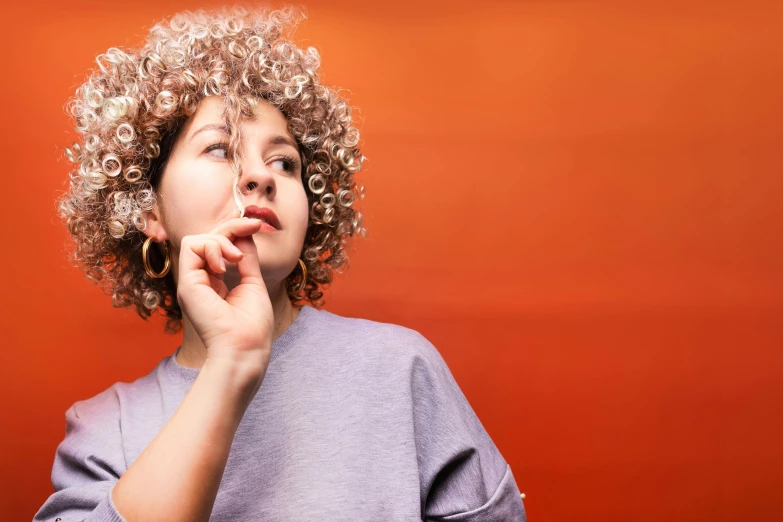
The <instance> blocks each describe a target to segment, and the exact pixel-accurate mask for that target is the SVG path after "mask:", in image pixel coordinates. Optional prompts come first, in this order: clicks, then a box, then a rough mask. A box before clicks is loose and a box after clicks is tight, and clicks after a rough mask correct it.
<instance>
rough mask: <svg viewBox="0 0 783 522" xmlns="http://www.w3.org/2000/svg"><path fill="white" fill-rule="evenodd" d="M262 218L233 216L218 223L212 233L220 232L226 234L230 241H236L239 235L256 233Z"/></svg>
mask: <svg viewBox="0 0 783 522" xmlns="http://www.w3.org/2000/svg"><path fill="white" fill-rule="evenodd" d="M261 223H263V221H262V220H260V219H256V218H247V217H241V218H232V219H229V220H227V221H224V222H222V223H220V224H218V225H217V226H216V227H215V228H213V229H212V230H211V231H210V234H219V235H221V236H225V237H227V238H228V239H229V241H232V242H233V241H234V240H235V239H236V238H238V237H245V236H249V235H252V234H255V233H256V232H258V231H259V229H260V228H261Z"/></svg>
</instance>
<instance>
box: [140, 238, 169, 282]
mask: <svg viewBox="0 0 783 522" xmlns="http://www.w3.org/2000/svg"><path fill="white" fill-rule="evenodd" d="M152 240H153V237H152V236H150V237H148V238H147V239H146V240H145V241H144V244H143V245H142V246H141V260H142V261H143V262H144V271H145V272H147V275H148V276H150V277H151V278H153V279H160V278H161V277H165V276H166V274H168V273H169V269H170V268H171V256H170V255H169V245H168V244H167V243H166V242H165V241H163V242H162V244H163V245H164V246H165V249H166V260H165V261H164V263H163V270H161V271H160V272H159V273H155V270H153V269H152V265H150V261H149V258H148V256H149V254H148V252H149V248H150V243H152Z"/></svg>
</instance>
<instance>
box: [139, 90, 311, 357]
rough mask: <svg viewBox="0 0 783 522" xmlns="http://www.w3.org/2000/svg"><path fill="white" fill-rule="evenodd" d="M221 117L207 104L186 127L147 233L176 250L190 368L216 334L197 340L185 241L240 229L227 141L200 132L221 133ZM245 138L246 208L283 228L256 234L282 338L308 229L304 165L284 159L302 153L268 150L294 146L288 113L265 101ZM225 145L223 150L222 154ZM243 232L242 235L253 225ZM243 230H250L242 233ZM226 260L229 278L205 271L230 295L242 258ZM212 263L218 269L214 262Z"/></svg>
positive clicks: (291, 315)
mask: <svg viewBox="0 0 783 522" xmlns="http://www.w3.org/2000/svg"><path fill="white" fill-rule="evenodd" d="M222 111H223V104H222V101H221V100H220V99H219V98H217V97H214V96H213V97H208V98H205V99H204V100H203V101H202V103H201V104H200V105H199V108H198V111H197V112H196V114H194V115H193V116H192V117H191V119H190V120H189V121H188V122H187V123H186V124H185V127H184V128H183V131H182V133H181V134H180V137H179V138H178V140H177V142H176V143H175V144H174V147H173V148H172V152H171V155H170V158H169V162H168V164H167V167H166V170H165V172H164V174H163V177H162V179H161V183H160V187H159V189H158V204H157V205H156V206H155V207H154V208H153V210H152V211H150V212H148V213H147V215H146V217H147V222H148V226H147V229H146V230H145V233H146V234H147V235H148V236H153V237H154V238H155V240H154V241H156V242H161V241H167V242H168V245H169V247H170V250H171V254H172V270H173V273H174V279H175V281H177V290H178V297H179V299H178V300H179V302H180V304H181V306H182V308H183V330H184V334H183V342H182V347H181V349H180V351H179V353H178V355H177V362H179V363H180V364H182V365H183V366H187V367H191V368H200V367H201V366H202V365H203V363H204V361H205V360H206V358H207V355H208V353H207V348H206V346H205V344H204V335H206V336H210V335H212V336H214V335H216V333H215V332H210V331H209V330H210V329H209V326H208V325H202V327H201V330H203V332H202V333H203V334H204V335H199V332H198V331H199V328H197V327H196V325H195V324H194V317H192V316H193V315H199V314H200V312H201V310H196V309H195V304H196V300H195V299H192V300H189V299H188V298H189V297H191V296H192V297H195V296H193V287H192V286H191V283H193V281H192V280H191V279H188V281H187V282H188V286H187V288H183V285H181V284H180V279H181V277H182V274H181V267H180V264H181V261H180V258H181V255H182V248H181V243H182V239H183V238H185V237H186V236H189V235H196V234H208V233H217V234H220V235H223V236H225V237H226V238H228V239H234V238H233V237H231V236H230V232H228V231H229V230H231V227H232V226H237V225H234V224H233V222H231V221H230V220H231V219H232V218H238V217H239V209H238V208H237V207H236V204H235V202H234V199H233V196H232V182H233V179H234V174H233V172H232V171H231V168H230V166H229V163H228V160H227V159H225V145H227V143H228V135H226V134H225V133H224V132H225V131H221V130H219V129H215V128H212V129H210V128H209V127H207V130H202V129H204V127H205V126H221V125H222V124H223V117H222ZM240 132H241V136H242V144H241V147H242V150H243V161H242V172H243V174H242V179H241V181H240V187H241V188H242V192H243V194H244V195H245V201H244V204H245V205H257V206H259V207H269V208H271V209H272V210H273V211H274V212H275V213H276V214H277V217H278V218H279V221H280V225H281V230H280V231H278V232H273V233H269V232H257V233H255V234H253V240H254V242H255V247H256V252H257V256H258V262H259V266H260V269H261V276H262V278H263V281H264V286H265V287H266V289H267V291H268V295H269V299H270V301H271V307H272V310H273V316H274V322H275V325H274V334H273V338H277V337H278V336H279V335H280V334H281V333H282V332H283V331H285V329H286V328H287V327H288V325H290V324H291V323H292V322H293V321H294V319H295V318H296V315H297V314H298V313H299V312H298V310H295V309H294V307H293V306H292V305H291V302H290V300H289V299H288V297H287V295H286V291H285V284H284V283H285V281H284V280H285V278H286V277H287V276H288V275H289V274H291V272H292V271H293V270H295V269H297V266H298V258H299V254H300V252H301V250H302V245H303V243H304V237H305V232H306V230H307V225H308V204H307V196H306V194H305V190H304V186H303V184H302V174H301V166H300V165H291V164H290V162H289V161H288V160H286V159H284V158H283V156H289V157H292V158H295V159H296V160H297V161H298V159H299V151H298V149H297V148H296V147H295V146H292V145H288V144H275V145H270V144H269V143H268V142H269V139H270V138H271V137H272V136H285V137H287V138H289V139H290V141H291V142H294V143H295V140H294V137H293V136H292V135H291V133H290V131H289V130H288V123H287V120H286V118H285V116H284V115H283V113H282V112H280V111H279V110H278V109H277V108H276V107H274V106H272V105H271V104H269V103H268V102H266V101H264V100H259V112H258V115H257V118H256V119H255V121H247V122H245V123H243V124H242V126H241V127H240ZM220 144H223V145H224V146H223V147H221V146H220ZM209 147H212V150H207V149H208V148H209ZM245 220H248V218H245ZM251 221H254V220H251ZM220 225H223V226H222V227H220ZM238 226H240V229H239V230H240V233H242V232H243V231H245V230H247V228H246V227H247V226H249V225H238ZM243 226H244V227H245V228H242V227H243ZM216 227H217V229H216ZM207 248H208V249H210V248H211V251H212V253H213V256H214V257H215V258H216V257H217V256H218V255H219V254H218V252H217V250H218V249H217V248H215V247H214V246H213V247H209V245H208V246H207ZM224 257H227V262H226V266H227V270H226V271H225V273H223V274H221V269H220V267H219V266H216V265H215V264H214V263H213V269H212V270H209V267H207V272H208V273H209V276H210V277H211V278H212V279H213V281H212V284H214V285H218V281H219V280H220V279H222V280H223V283H224V284H225V285H226V287H227V288H226V289H227V290H228V291H231V290H232V289H234V288H236V286H237V285H238V283H239V273H238V270H237V265H236V264H235V262H236V261H237V259H236V258H232V257H230V256H224ZM213 261H215V262H219V261H218V260H216V259H213ZM206 275H207V274H206V273H202V274H188V275H186V277H188V278H191V277H201V278H204V277H205V276H206ZM218 286H219V285H218ZM221 289H222V287H221ZM218 293H220V292H218ZM183 294H184V295H183ZM197 295H198V297H199V298H200V299H204V298H206V299H207V301H208V302H209V303H213V299H214V298H215V297H217V296H209V293H208V292H203V293H197ZM221 297H225V296H221ZM183 301H185V302H183ZM189 301H193V302H189ZM188 312H190V313H188ZM204 312H206V310H204ZM208 320H212V321H214V320H217V319H215V318H209V319H208ZM202 322H203V321H202Z"/></svg>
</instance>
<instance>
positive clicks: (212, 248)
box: [204, 239, 226, 274]
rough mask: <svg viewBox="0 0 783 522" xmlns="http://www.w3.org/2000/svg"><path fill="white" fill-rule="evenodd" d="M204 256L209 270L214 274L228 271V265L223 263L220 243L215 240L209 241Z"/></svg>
mask: <svg viewBox="0 0 783 522" xmlns="http://www.w3.org/2000/svg"><path fill="white" fill-rule="evenodd" d="M204 254H205V256H204V257H205V258H206V260H207V264H208V265H209V268H210V269H211V270H212V271H213V272H214V273H216V274H222V273H223V272H225V271H226V263H225V261H223V254H222V252H221V248H220V243H218V242H217V241H215V240H214V239H212V240H207V241H206V242H205V243H204Z"/></svg>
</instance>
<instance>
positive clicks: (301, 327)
mask: <svg viewBox="0 0 783 522" xmlns="http://www.w3.org/2000/svg"><path fill="white" fill-rule="evenodd" d="M317 313H318V310H317V309H315V308H313V307H312V306H311V305H309V304H305V305H303V306H302V307H301V308H300V309H299V314H298V315H297V316H296V319H294V322H293V323H291V324H290V325H289V326H288V328H286V329H285V331H284V332H283V333H282V334H280V336H279V337H278V338H277V339H275V340H274V341H272V355H271V356H270V358H269V365H270V366H271V365H272V363H274V362H275V361H276V360H277V359H279V358H280V357H282V356H283V355H284V354H285V353H286V352H288V350H290V349H291V348H292V347H294V346H295V345H296V343H297V341H298V340H299V339H301V338H302V337H303V335H304V334H305V332H307V330H308V328H309V327H310V326H311V323H312V321H313V319H314V318H315V315H316V314H317ZM181 347H182V346H178V347H177V349H176V350H174V353H173V354H171V355H169V356H168V357H167V358H166V367H167V368H168V370H169V371H170V372H171V373H174V374H176V375H178V376H180V377H183V378H184V379H185V380H187V381H190V382H192V381H194V380H195V379H196V377H197V376H198V374H199V372H201V368H188V367H187V366H182V365H181V364H180V363H178V362H177V354H178V353H179V350H180V348H181Z"/></svg>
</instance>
